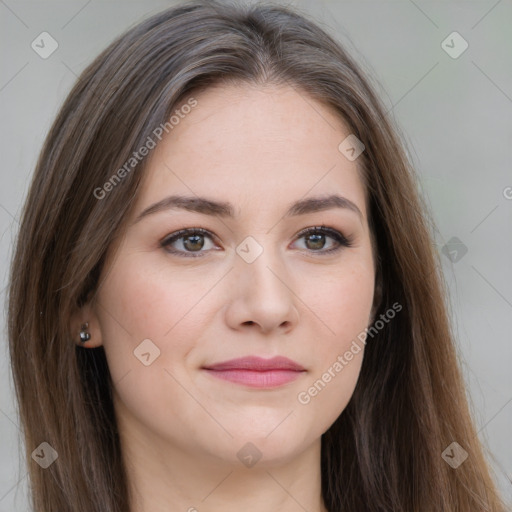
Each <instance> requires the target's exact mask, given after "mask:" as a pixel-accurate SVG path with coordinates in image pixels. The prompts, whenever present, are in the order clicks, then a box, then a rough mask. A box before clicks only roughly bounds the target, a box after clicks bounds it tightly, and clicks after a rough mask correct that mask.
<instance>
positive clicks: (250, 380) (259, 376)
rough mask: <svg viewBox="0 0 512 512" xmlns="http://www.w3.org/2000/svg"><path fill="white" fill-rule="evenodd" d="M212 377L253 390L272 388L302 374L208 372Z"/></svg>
mask: <svg viewBox="0 0 512 512" xmlns="http://www.w3.org/2000/svg"><path fill="white" fill-rule="evenodd" d="M206 371H207V372H208V373H209V374H210V375H212V376H213V377H217V378H218V379H223V380H228V381H230V382H234V383H236V384H243V385H245V386H250V387H253V388H274V387H277V386H282V385H284V384H287V383H288V382H292V381H293V380H295V379H297V378H299V377H300V376H301V375H302V374H303V373H304V372H302V371H293V370H268V371H256V370H208V369H206Z"/></svg>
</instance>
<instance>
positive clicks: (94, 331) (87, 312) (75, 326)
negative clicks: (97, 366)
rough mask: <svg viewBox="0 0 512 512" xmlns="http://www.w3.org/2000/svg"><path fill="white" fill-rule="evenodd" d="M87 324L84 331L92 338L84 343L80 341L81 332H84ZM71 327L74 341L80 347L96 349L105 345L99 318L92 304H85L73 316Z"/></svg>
mask: <svg viewBox="0 0 512 512" xmlns="http://www.w3.org/2000/svg"><path fill="white" fill-rule="evenodd" d="M86 323H87V324H88V325H87V327H86V328H85V329H84V331H85V332H88V333H89V335H90V338H89V340H88V341H85V342H82V341H81V339H80V331H81V330H82V326H83V325H85V324H86ZM70 327H71V333H72V336H73V341H74V342H75V344H76V345H78V346H79V347H83V348H95V347H99V346H101V345H103V338H102V335H101V327H100V323H99V318H98V315H97V313H96V311H95V308H94V307H93V305H92V304H91V302H89V303H87V304H85V305H84V306H82V307H81V308H80V309H78V310H77V311H75V313H73V314H72V316H71V321H70Z"/></svg>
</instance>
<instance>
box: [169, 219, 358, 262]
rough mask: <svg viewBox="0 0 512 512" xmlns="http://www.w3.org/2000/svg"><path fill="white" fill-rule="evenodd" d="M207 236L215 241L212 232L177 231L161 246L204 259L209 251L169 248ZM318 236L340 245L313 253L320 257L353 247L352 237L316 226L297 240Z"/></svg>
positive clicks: (306, 230)
mask: <svg viewBox="0 0 512 512" xmlns="http://www.w3.org/2000/svg"><path fill="white" fill-rule="evenodd" d="M196 234H200V235H206V236H208V237H209V238H211V239H213V238H214V236H213V235H212V233H210V231H208V230H207V229H204V228H187V229H181V230H180V231H176V232H175V233H171V234H170V235H168V236H166V237H165V238H164V239H163V240H162V241H161V242H160V245H161V246H162V248H164V249H165V250H166V251H167V252H169V253H171V254H176V255H178V256H183V257H185V258H189V257H191V258H201V257H203V255H204V253H205V252H208V251H197V252H196V253H193V252H186V251H185V252H184V251H177V250H176V249H170V248H169V246H170V245H171V244H172V243H173V242H175V241H176V240H179V239H181V238H185V237H186V236H190V235H196ZM318 234H325V235H328V236H329V237H331V238H333V239H334V240H335V241H336V242H337V243H338V244H339V245H338V246H337V247H334V248H331V249H327V250H319V251H311V252H313V253H314V254H316V253H318V254H320V255H325V254H332V253H335V252H338V251H340V250H341V249H342V248H343V247H351V246H352V245H353V239H352V237H349V236H345V235H343V234H342V233H340V232H339V231H338V230H336V229H333V228H330V227H328V226H323V225H322V226H315V227H312V228H307V229H305V230H303V231H301V232H300V233H299V234H298V235H297V238H299V239H300V238H303V237H306V236H308V235H318Z"/></svg>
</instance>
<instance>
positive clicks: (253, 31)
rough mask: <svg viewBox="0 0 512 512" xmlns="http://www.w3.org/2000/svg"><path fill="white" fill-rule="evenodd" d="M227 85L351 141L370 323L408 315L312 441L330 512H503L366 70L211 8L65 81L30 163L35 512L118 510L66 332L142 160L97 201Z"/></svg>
mask: <svg viewBox="0 0 512 512" xmlns="http://www.w3.org/2000/svg"><path fill="white" fill-rule="evenodd" d="M227 82H229V83H234V84H244V83H252V84H281V85H282V84H284V85H289V86H292V87H294V88H296V89H297V91H300V92H301V94H303V95H309V97H311V98H313V99H316V100H317V101H320V102H322V103H323V104H325V105H328V106H329V107H330V108H331V109H333V111H335V112H336V113H337V114H338V115H339V116H340V118H341V119H342V120H343V121H344V122H345V124H346V126H348V127H349V128H350V132H351V133H352V134H354V135H356V136H357V138H358V139H360V141H362V143H363V144H364V146H365V151H364V152H363V153H362V154H361V156H360V157H359V159H358V165H359V168H360V171H361V173H362V174H361V175H362V178H363V181H364V184H365V187H366V191H367V201H368V212H369V220H370V226H371V232H372V236H373V240H374V243H375V248H376V255H377V263H378V269H377V273H376V291H377V293H376V296H375V307H376V315H375V316H376V317H378V316H379V314H380V313H383V312H384V311H385V310H386V309H388V308H389V307H390V305H391V304H392V303H394V302H396V301H398V302H399V303H400V304H402V305H403V310H402V311H401V312H400V314H399V315H397V316H396V318H395V319H394V320H393V321H392V322H387V323H386V324H385V325H384V327H383V328H382V329H380V330H379V332H378V334H377V335H376V336H374V337H373V339H372V340H371V341H369V342H368V344H367V346H366V351H365V355H364V359H363V364H362V368H361V373H360V376H359V380H358V383H357V386H356V389H355V391H354V394H353V397H352V399H351V400H350V402H349V404H348V406H347V407H346V409H345V410H344V411H343V413H342V414H341V415H340V416H339V417H338V419H337V420H336V421H335V423H334V424H333V425H332V426H331V428H330V429H329V430H328V431H327V432H326V433H325V434H324V435H323V436H322V452H321V475H322V495H323V499H324V502H325V505H326V507H327V509H328V510H329V511H331V512H341V511H347V512H348V511H351V512H353V511H358V512H362V511H365V512H384V511H393V512H423V511H434V510H435V511H461V512H470V511H471V512H472V511H476V510H479V511H483V510H485V511H492V512H501V511H503V510H504V506H503V504H502V502H501V501H500V498H499V497H498V494H497V492H496V490H495V486H494V483H493V480H492V478H491V476H490V470H489V468H488V466H487V463H486V461H485V459H484V456H483V454H482V448H481V446H480V443H479V440H478V437H477V435H476V432H475V428H474V425H473V422H472V419H471V416H470V413H469V408H468V403H467V399H466V396H465V389H464V386H463V380H462V378H461V374H460V371H459V368H458V362H457V358H456V351H455V348H454V341H453V340H454V336H453V333H452V332H451V327H450V324H449V321H448V313H447V311H448V308H449V305H448V301H447V298H446V296H447V290H446V285H445V284H444V280H443V276H442V271H441V266H440V263H439V261H438V258H439V256H438V253H437V252H436V251H435V250H434V248H433V247H434V244H433V241H432V234H431V229H432V225H433V223H432V221H431V220H430V217H431V216H430V214H429V213H428V210H427V208H426V206H425V204H424V202H423V200H422V199H421V196H420V194H419V193H418V191H417V189H416V183H417V182H416V177H415V175H414V170H413V169H412V166H411V164H410V162H409V161H408V159H407V157H406V154H405V150H404V149H403V147H404V146H403V145H402V142H401V141H400V138H399V136H398V135H397V134H398V129H397V128H396V127H394V126H393V124H392V123H391V122H390V120H389V118H388V117H387V116H386V112H385V109H384V107H383V105H382V104H381V102H380V100H379V99H378V97H377V95H376V93H375V92H374V90H373V89H372V86H371V85H370V83H369V79H368V78H366V77H365V76H364V75H363V72H362V70H361V68H360V67H359V66H358V65H357V64H356V62H354V60H353V59H352V58H351V57H350V56H349V55H348V54H347V52H346V51H345V50H344V49H343V47H342V46H341V45H340V44H339V43H338V42H337V41H336V40H335V39H334V38H333V37H332V36H330V35H329V34H328V33H327V32H326V31H324V30H323V29H321V28H320V27H319V26H317V25H316V24H315V23H314V22H312V21H310V20H309V19H307V17H306V16H304V15H303V14H302V13H300V12H298V11H294V10H291V9H290V8H287V7H284V6H278V5H272V4H253V5H249V6H241V5H235V4H228V3H219V2H217V1H210V0H209V1H192V2H187V3H185V4H181V5H179V6H177V7H173V8H170V9H168V10H165V11H163V12H161V13H158V14H157V15H154V16H152V17H151V18H149V19H147V20H145V21H143V22H141V23H139V24H138V25H136V26H134V27H133V28H131V29H130V30H128V31H127V32H126V33H125V34H123V35H122V36H120V37H119V38H117V39H116V40H115V41H114V42H113V43H112V44H110V46H109V47H108V48H107V49H105V50H104V51H103V52H102V53H101V54H100V55H99V56H98V57H97V58H96V59H95V60H94V61H93V62H92V64H90V65H89V66H88V67H87V68H86V69H85V70H84V71H83V73H82V74H81V76H80V77H79V79H78V80H77V82H76V84H75V86H74V87H73V89H72V90H71V92H70V93H69V95H68V97H67V99H66V100H65V102H64V104H63V106H62V108H61V110H60V112H59V114H58V116H57V118H56V120H55V122H54V124H53V126H52V128H51V130H50V132H49V134H48V136H47V138H46V141H45V144H44V147H43V149H42V152H41V154H40V157H39V160H38V162H37V166H36V169H35V174H34V176H33V180H32V184H31V187H30V191H29V193H28V197H27V199H26V203H25V207H24V211H23V218H22V221H21V226H20V230H19V236H18V239H17V245H16V248H15V253H14V257H13V262H12V268H11V275H10V288H9V312H8V314H9V318H8V328H9V348H10V355H11V359H12V372H13V377H14V384H15V392H16V397H17V401H18V404H19V416H20V423H21V425H22V427H23V431H24V442H25V445H26V463H27V464H28V468H29V476H30V482H31V493H32V503H33V507H34V510H35V511H36V512H54V511H55V510H58V511H59V512H126V511H128V510H129V509H130V508H129V498H128V487H127V480H126V476H127V475H126V472H125V469H124V466H123V458H122V454H121V447H120V442H119V436H118V431H117V427H116V420H115V415H114V409H113V404H112V385H113V383H112V381H111V377H110V373H109V369H108V365H107V361H106V358H105V353H104V350H103V347H97V348H95V349H84V348H82V347H78V346H77V345H76V344H75V342H74V341H73V339H74V337H75V336H76V333H72V332H70V331H71V329H70V318H71V315H72V314H73V312H74V311H76V310H77V308H79V307H80V306H81V305H83V304H84V303H86V302H87V301H88V300H90V299H91V297H92V296H93V295H94V293H95V292H96V291H97V290H98V287H99V286H101V283H99V279H98V277H99V275H100V271H101V269H102V265H103V263H104V261H105V255H106V251H107V250H108V249H109V248H112V247H113V246H114V245H113V244H115V243H116V241H118V240H119V238H120V236H121V234H122V232H123V229H124V222H123V221H124V219H126V218H127V217H128V213H129V211H130V208H131V206H132V204H133V199H134V197H135V196H136V194H137V191H138V189H139V186H140V183H141V178H142V176H143V172H144V168H145V160H142V161H140V162H139V163H137V165H136V166H135V167H134V169H133V170H131V171H130V172H127V173H125V175H124V176H123V178H122V180H120V181H119V183H117V184H116V186H115V187H113V188H112V190H110V191H109V193H108V196H107V197H104V198H103V199H98V197H97V196H98V194H97V193H96V194H95V192H94V191H95V190H97V189H98V187H100V188H101V187H103V186H104V184H105V183H106V182H108V180H109V179H110V178H111V177H112V175H113V174H114V173H115V172H116V171H117V170H118V169H120V168H122V166H123V165H124V164H125V163H126V162H127V161H128V160H129V159H130V158H131V157H132V156H133V153H134V152H136V151H137V150H138V149H139V148H140V147H141V146H143V145H144V143H145V142H146V141H147V139H148V137H149V136H151V134H152V132H153V130H154V129H155V127H158V126H160V125H162V124H165V123H166V122H167V121H168V119H169V116H170V115H171V114H172V112H173V110H174V109H175V108H176V106H177V105H178V104H179V103H180V102H181V101H182V100H183V99H184V98H188V97H190V96H191V94H192V93H193V92H194V91H199V90H201V89H204V88H206V87H209V86H211V85H213V84H222V83H227ZM340 142H341V141H340ZM277 179H278V178H277ZM43 442H47V443H48V444H49V445H50V446H51V447H53V448H54V449H55V450H56V452H57V453H58V459H57V461H56V462H55V463H53V464H51V465H50V466H49V467H48V468H47V469H42V468H41V467H40V466H39V465H37V464H36V463H35V462H34V461H33V460H32V458H31V453H32V451H33V450H34V449H35V448H36V447H38V446H39V445H40V444H41V443H43ZM452 442H457V443H458V444H459V445H460V446H461V447H462V449H464V450H465V451H466V452H467V453H468V458H467V459H466V460H465V461H464V462H463V463H462V464H461V465H460V466H459V467H458V468H456V469H454V468H453V467H451V466H450V465H449V464H448V463H447V462H446V461H445V460H444V459H443V457H442V456H441V454H442V452H443V450H445V448H447V447H448V446H449V445H450V444H451V443H452Z"/></svg>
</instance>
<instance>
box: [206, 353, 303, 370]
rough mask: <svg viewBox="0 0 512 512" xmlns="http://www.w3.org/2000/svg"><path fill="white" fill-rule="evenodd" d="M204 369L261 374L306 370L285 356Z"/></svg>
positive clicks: (251, 358)
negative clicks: (270, 371) (265, 372)
mask: <svg viewBox="0 0 512 512" xmlns="http://www.w3.org/2000/svg"><path fill="white" fill-rule="evenodd" d="M203 368H204V369H206V370H253V371H260V372H264V371H269V370H292V371H297V372H300V371H304V370H305V368H304V367H302V366H301V365H300V364H299V363H296V362H295V361H292V360H291V359H288V358H287V357H283V356H276V357H272V358H271V359H264V358H262V357H256V356H249V357H239V358H237V359H230V360H229V361H223V362H221V363H214V364H211V365H208V366H203Z"/></svg>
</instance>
